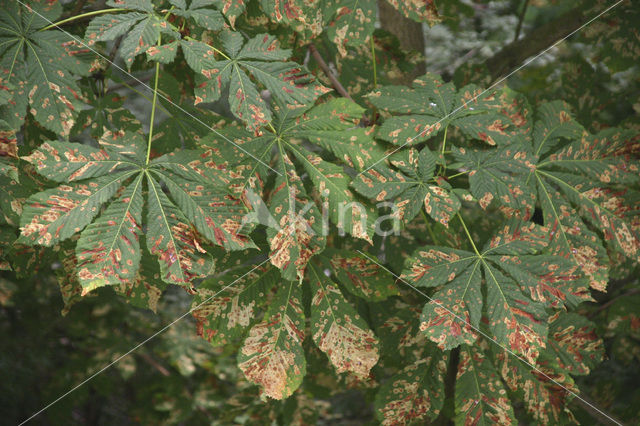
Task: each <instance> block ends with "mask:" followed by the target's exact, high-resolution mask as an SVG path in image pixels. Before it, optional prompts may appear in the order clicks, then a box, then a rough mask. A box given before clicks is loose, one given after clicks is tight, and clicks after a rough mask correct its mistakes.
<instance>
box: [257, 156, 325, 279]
mask: <svg viewBox="0 0 640 426" xmlns="http://www.w3.org/2000/svg"><path fill="white" fill-rule="evenodd" d="M278 145H279V149H280V163H281V169H280V170H282V171H283V172H284V173H283V175H282V176H279V177H278V178H276V181H275V188H274V191H273V193H272V194H271V202H270V208H269V210H270V211H271V213H272V215H273V217H274V218H275V220H276V225H277V227H270V228H269V229H268V230H267V236H268V238H269V246H270V247H271V252H270V253H269V257H270V259H271V263H272V264H273V265H274V266H276V267H277V268H279V269H281V270H282V276H283V277H284V278H285V279H289V280H295V279H298V280H302V278H303V277H304V271H305V269H306V266H307V262H309V259H310V258H311V257H312V256H313V255H314V254H317V253H319V252H321V251H322V250H323V249H324V246H325V243H326V241H325V236H324V235H323V233H322V219H321V216H320V213H319V212H318V209H317V207H316V205H315V204H314V203H313V201H311V200H309V198H308V196H307V194H306V191H305V189H304V186H303V185H302V181H301V179H300V177H299V176H298V174H297V173H296V171H295V169H294V167H293V163H291V160H290V159H289V157H288V156H287V154H286V153H285V152H284V151H283V150H282V147H281V146H280V144H278Z"/></svg>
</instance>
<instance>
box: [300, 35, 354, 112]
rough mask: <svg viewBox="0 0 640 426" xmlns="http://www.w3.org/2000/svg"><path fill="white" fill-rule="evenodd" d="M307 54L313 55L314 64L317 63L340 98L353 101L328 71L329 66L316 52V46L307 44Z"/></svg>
mask: <svg viewBox="0 0 640 426" xmlns="http://www.w3.org/2000/svg"><path fill="white" fill-rule="evenodd" d="M309 52H311V55H313V59H315V60H316V62H317V63H318V65H319V66H320V68H321V69H322V71H323V72H324V73H325V75H326V76H327V77H329V80H330V81H331V85H332V86H333V88H334V89H336V92H338V93H340V95H341V96H343V97H345V98H347V99H349V100H352V101H353V98H351V95H349V92H347V90H346V89H345V88H344V86H342V84H340V82H339V81H338V79H337V78H336V76H335V75H333V73H332V72H331V70H330V69H329V66H328V65H327V63H326V62H325V61H324V59H322V56H321V55H320V52H318V49H316V46H315V45H314V44H313V43H310V44H309Z"/></svg>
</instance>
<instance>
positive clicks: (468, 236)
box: [456, 212, 482, 257]
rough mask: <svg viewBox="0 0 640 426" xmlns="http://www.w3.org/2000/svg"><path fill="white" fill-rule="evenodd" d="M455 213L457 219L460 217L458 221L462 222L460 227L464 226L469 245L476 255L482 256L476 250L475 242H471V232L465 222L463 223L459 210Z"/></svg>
mask: <svg viewBox="0 0 640 426" xmlns="http://www.w3.org/2000/svg"><path fill="white" fill-rule="evenodd" d="M456 215H457V216H458V219H460V223H461V224H462V227H463V228H464V232H465V233H466V234H467V238H468V239H469V242H470V243H471V246H472V247H473V251H475V252H476V254H477V255H478V257H482V255H481V254H480V252H479V251H478V248H477V247H476V243H474V242H473V238H471V234H470V233H469V229H468V228H467V224H466V223H464V219H462V216H461V215H460V212H458V213H456Z"/></svg>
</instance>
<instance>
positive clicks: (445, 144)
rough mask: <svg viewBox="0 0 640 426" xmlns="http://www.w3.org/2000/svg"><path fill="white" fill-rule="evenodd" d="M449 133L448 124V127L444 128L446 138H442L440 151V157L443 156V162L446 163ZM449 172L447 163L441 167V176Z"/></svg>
mask: <svg viewBox="0 0 640 426" xmlns="http://www.w3.org/2000/svg"><path fill="white" fill-rule="evenodd" d="M448 131H449V125H448V124H447V126H446V127H445V128H444V137H443V138H442V148H441V149H440V155H441V156H442V160H443V161H444V153H445V147H446V146H447V132H448ZM446 171H447V165H446V163H445V164H443V165H441V167H440V172H439V174H440V175H444V174H445V172H446Z"/></svg>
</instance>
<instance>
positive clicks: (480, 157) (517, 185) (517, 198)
mask: <svg viewBox="0 0 640 426" xmlns="http://www.w3.org/2000/svg"><path fill="white" fill-rule="evenodd" d="M453 154H454V156H455V158H456V160H457V161H460V162H461V163H462V164H463V168H464V170H465V171H468V172H469V186H470V189H471V193H472V194H473V196H474V197H476V198H477V199H478V201H479V203H480V207H482V208H483V209H485V210H486V209H487V207H488V206H489V204H491V202H492V200H494V199H495V200H496V201H497V202H498V203H500V204H501V205H502V206H503V207H502V210H503V211H504V212H506V213H507V214H508V215H509V216H512V215H516V216H518V217H522V218H524V219H527V218H529V217H531V215H533V211H534V207H535V194H534V191H533V190H532V189H531V188H530V187H529V186H528V185H527V184H526V176H527V174H528V173H529V172H530V171H531V169H532V168H533V165H534V164H535V162H536V159H535V158H534V157H533V155H532V154H530V153H529V152H528V150H527V149H526V148H525V147H524V146H522V145H520V144H518V143H511V144H510V145H508V146H506V147H502V148H498V149H497V150H492V151H476V150H471V149H468V148H454V149H453Z"/></svg>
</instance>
